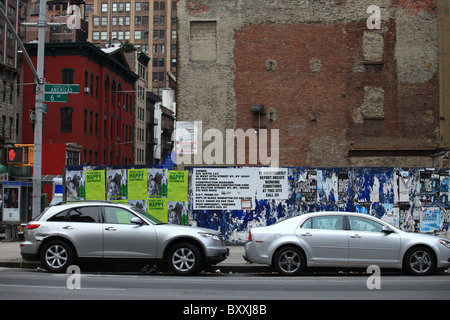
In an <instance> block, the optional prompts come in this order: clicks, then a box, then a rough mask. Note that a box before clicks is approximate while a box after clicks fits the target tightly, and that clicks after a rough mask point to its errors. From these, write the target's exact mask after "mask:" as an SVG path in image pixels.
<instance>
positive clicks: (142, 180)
mask: <svg viewBox="0 0 450 320" xmlns="http://www.w3.org/2000/svg"><path fill="white" fill-rule="evenodd" d="M127 174H128V177H127V182H128V191H127V193H128V199H146V198H147V169H128V170H127ZM143 208H145V207H143Z"/></svg>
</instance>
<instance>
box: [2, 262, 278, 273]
mask: <svg viewBox="0 0 450 320" xmlns="http://www.w3.org/2000/svg"><path fill="white" fill-rule="evenodd" d="M0 267H3V268H18V269H37V268H42V267H41V263H40V262H30V261H25V260H24V261H0ZM106 269H107V268H105V270H106ZM205 271H208V272H210V273H270V272H272V269H271V268H270V267H269V266H265V265H252V264H223V265H220V264H219V265H215V266H212V267H211V268H209V269H208V270H205Z"/></svg>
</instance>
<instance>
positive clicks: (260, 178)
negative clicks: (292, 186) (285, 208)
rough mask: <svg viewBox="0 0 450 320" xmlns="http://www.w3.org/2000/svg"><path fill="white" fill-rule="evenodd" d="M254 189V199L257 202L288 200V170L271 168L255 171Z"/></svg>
mask: <svg viewBox="0 0 450 320" xmlns="http://www.w3.org/2000/svg"><path fill="white" fill-rule="evenodd" d="M256 187H257V189H256V198H257V199H259V200H260V199H267V200H270V199H278V200H284V199H288V198H289V184H288V169H287V168H271V167H268V168H260V169H257V174H256Z"/></svg>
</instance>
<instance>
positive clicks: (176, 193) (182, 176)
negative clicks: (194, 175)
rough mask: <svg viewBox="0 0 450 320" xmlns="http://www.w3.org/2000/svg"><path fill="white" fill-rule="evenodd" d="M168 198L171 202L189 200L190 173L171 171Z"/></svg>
mask: <svg viewBox="0 0 450 320" xmlns="http://www.w3.org/2000/svg"><path fill="white" fill-rule="evenodd" d="M167 188H168V190H167V198H168V199H169V200H170V201H187V200H188V172H187V171H175V170H171V171H169V174H168V186H167Z"/></svg>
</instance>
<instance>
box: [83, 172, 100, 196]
mask: <svg viewBox="0 0 450 320" xmlns="http://www.w3.org/2000/svg"><path fill="white" fill-rule="evenodd" d="M85 180H86V200H105V170H86V171H85Z"/></svg>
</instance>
